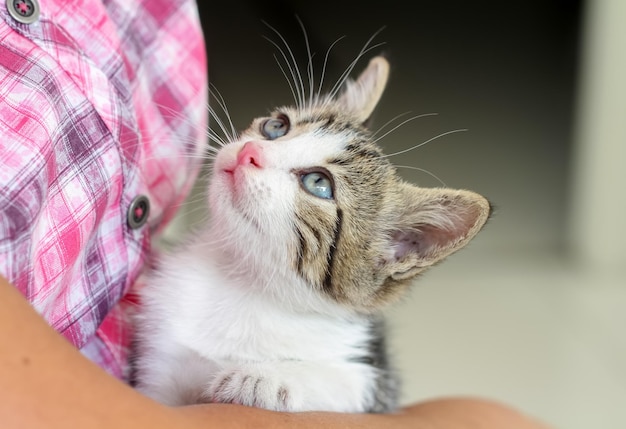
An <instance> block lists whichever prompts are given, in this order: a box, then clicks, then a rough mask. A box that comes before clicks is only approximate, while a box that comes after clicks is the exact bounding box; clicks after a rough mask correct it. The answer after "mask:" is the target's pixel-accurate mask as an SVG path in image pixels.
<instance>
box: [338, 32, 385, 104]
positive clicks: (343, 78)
mask: <svg viewBox="0 0 626 429" xmlns="http://www.w3.org/2000/svg"><path fill="white" fill-rule="evenodd" d="M384 29H385V27H383V28H381V29H380V30H378V31H376V32H375V33H374V34H373V35H372V37H370V38H369V39H367V42H365V44H364V45H363V47H362V48H361V50H360V51H359V53H358V54H357V56H356V58H355V59H354V60H353V61H352V62H351V63H350V65H348V68H347V69H346V70H345V71H344V72H343V73H342V74H341V76H340V77H339V79H338V80H337V82H336V83H335V85H333V87H332V89H331V91H330V93H329V96H330V98H334V97H335V96H336V95H337V92H339V90H340V89H341V87H342V86H343V85H344V83H345V82H346V80H348V78H349V77H350V74H351V73H352V71H353V70H354V67H355V66H356V64H357V63H358V62H359V60H360V59H361V58H362V57H363V55H365V54H366V53H367V52H369V51H370V50H372V49H375V48H377V47H379V46H382V45H384V42H382V43H377V44H376V45H373V46H369V45H370V43H372V41H373V40H374V39H375V38H376V36H378V35H379V34H380V33H381V32H382V31H383V30H384Z"/></svg>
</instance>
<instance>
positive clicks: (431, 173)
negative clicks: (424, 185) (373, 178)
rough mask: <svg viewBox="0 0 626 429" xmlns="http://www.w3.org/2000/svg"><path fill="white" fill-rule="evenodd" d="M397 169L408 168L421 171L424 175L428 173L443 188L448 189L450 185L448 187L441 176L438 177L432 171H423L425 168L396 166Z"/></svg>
mask: <svg viewBox="0 0 626 429" xmlns="http://www.w3.org/2000/svg"><path fill="white" fill-rule="evenodd" d="M395 167H396V168H407V169H409V170H416V171H421V172H422V173H426V174H428V175H429V176H430V177H432V178H433V179H435V180H437V181H438V182H439V183H441V185H442V186H443V187H448V185H446V183H445V182H444V181H443V180H441V179H440V178H439V176H437V175H436V174H435V173H433V172H431V171H428V170H425V169H423V168H419V167H413V166H411V165H395Z"/></svg>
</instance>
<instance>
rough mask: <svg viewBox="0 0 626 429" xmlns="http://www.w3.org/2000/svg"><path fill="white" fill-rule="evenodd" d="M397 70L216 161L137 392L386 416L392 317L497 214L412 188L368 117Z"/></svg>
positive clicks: (280, 120) (148, 314)
mask: <svg viewBox="0 0 626 429" xmlns="http://www.w3.org/2000/svg"><path fill="white" fill-rule="evenodd" d="M388 73H389V65H388V63H387V61H386V60H385V59H384V58H382V57H376V58H374V59H372V60H371V61H370V63H369V65H368V67H367V68H366V70H365V71H364V72H363V73H362V74H361V75H360V76H359V77H358V79H357V80H356V81H349V82H348V83H347V87H346V89H345V91H344V92H343V93H342V94H341V95H339V96H337V97H332V96H326V97H320V99H318V100H317V101H315V102H313V103H310V104H309V105H308V106H301V107H300V108H292V107H283V108H280V109H277V110H276V111H274V112H273V113H272V114H271V115H270V116H269V117H267V118H258V119H255V120H254V121H253V122H252V125H251V126H250V127H249V128H248V129H247V130H246V131H245V132H243V133H242V134H241V137H240V138H238V139H237V140H236V141H232V142H230V143H229V144H227V145H226V146H225V147H223V148H222V149H221V150H220V151H219V153H218V154H217V157H216V159H215V164H214V167H213V173H212V178H211V182H210V186H209V192H208V194H209V205H210V210H211V218H210V221H209V223H208V224H207V225H206V226H205V227H203V228H202V229H201V230H199V231H197V233H196V234H195V236H194V237H193V238H192V239H191V240H190V241H189V242H188V243H187V244H186V245H185V246H182V247H181V248H179V249H177V250H176V251H174V252H172V253H170V254H168V255H165V256H164V257H163V258H162V259H161V260H160V261H159V262H158V267H157V269H156V270H155V272H153V273H152V274H151V275H150V278H149V284H148V285H147V286H146V287H145V289H144V290H143V291H142V294H141V307H140V314H139V316H138V319H137V331H138V332H137V356H136V359H137V360H136V383H137V388H138V389H139V390H140V391H142V392H144V393H145V394H147V395H149V396H151V397H152V398H154V399H156V400H158V401H160V402H163V403H165V404H169V405H183V404H194V403H202V402H226V403H237V404H244V405H249V406H257V407H262V408H268V409H272V410H282V411H305V410H325V411H341V412H389V411H393V410H394V409H395V407H396V406H397V401H398V382H397V380H396V377H395V375H394V373H393V371H392V369H391V367H390V364H389V362H388V357H387V352H386V350H385V336H384V327H383V319H382V309H383V308H384V307H385V306H387V304H389V303H391V302H393V301H395V300H397V299H398V297H400V296H402V295H403V294H404V293H405V291H406V290H407V288H408V287H409V285H410V284H411V282H412V281H413V280H414V278H415V277H416V276H417V275H418V274H420V273H421V272H423V271H424V270H425V269H427V268H428V267H430V266H432V265H434V264H435V263H437V262H439V261H441V260H442V259H443V258H445V257H446V256H447V255H449V254H451V253H452V252H454V251H456V250H459V249H460V248H462V247H463V246H465V245H466V244H467V243H468V241H469V240H470V239H471V238H472V237H474V236H475V235H476V233H477V232H478V231H479V230H480V229H481V227H482V226H483V225H484V223H485V221H486V220H487V218H488V216H489V213H490V205H489V203H488V201H487V200H486V199H485V198H483V197H482V196H480V195H477V194H475V193H473V192H469V191H465V190H451V189H425V188H419V187H417V186H414V185H412V184H409V183H406V182H404V181H402V180H401V179H400V178H399V177H398V175H397V174H396V171H395V169H394V167H393V165H392V164H391V163H390V161H389V160H388V158H386V157H385V156H384V155H383V154H382V152H381V149H380V148H379V147H378V146H377V145H376V144H375V143H374V141H373V137H372V135H371V134H370V132H369V131H368V130H367V129H366V128H365V126H364V124H365V123H366V121H367V119H368V118H369V117H370V115H371V113H372V111H373V110H374V107H375V106H376V104H377V103H378V101H379V98H380V97H381V95H382V93H383V89H384V87H385V85H386V82H387V77H388Z"/></svg>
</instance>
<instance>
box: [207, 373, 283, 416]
mask: <svg viewBox="0 0 626 429" xmlns="http://www.w3.org/2000/svg"><path fill="white" fill-rule="evenodd" d="M208 390H209V391H208V392H207V396H208V397H209V398H210V401H211V402H220V403H232V404H239V405H247V406H250V407H258V408H266V409H270V410H276V411H288V410H290V409H291V408H292V401H291V399H292V398H291V395H290V392H289V389H288V388H287V386H285V385H283V384H281V383H280V382H279V381H278V380H275V379H272V378H271V377H267V376H262V375H251V374H246V373H243V372H239V371H233V372H230V373H226V374H221V375H220V376H218V377H216V378H215V380H214V381H213V383H212V384H211V386H210V387H209V389H208Z"/></svg>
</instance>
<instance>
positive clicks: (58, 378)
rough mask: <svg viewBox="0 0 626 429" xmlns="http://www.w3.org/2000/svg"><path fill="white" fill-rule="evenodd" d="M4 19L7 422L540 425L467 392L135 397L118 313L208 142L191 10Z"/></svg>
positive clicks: (124, 3)
mask: <svg viewBox="0 0 626 429" xmlns="http://www.w3.org/2000/svg"><path fill="white" fill-rule="evenodd" d="M0 15H1V17H2V19H1V20H0V81H1V84H0V101H1V103H0V164H1V165H2V168H1V169H0V386H2V389H1V390H0V422H1V425H2V427H3V428H5V429H12V428H24V427H27V428H40V427H41V428H43V427H45V428H61V427H81V428H101V427H102V428H104V427H107V428H110V427H114V428H126V427H128V428H131V427H132V428H142V427H146V428H148V427H150V428H154V429H157V428H161V427H163V428H166V427H167V428H190V429H192V428H208V427H221V428H230V427H232V428H241V427H267V428H281V427H284V428H287V427H298V428H309V427H326V428H340V427H341V428H370V427H372V428H373V427H383V426H384V427H388V428H408V427H413V428H434V427H437V428H450V429H453V428H464V427H474V428H479V427H480V428H485V429H488V428H502V427H507V428H511V429H515V428H519V429H533V428H534V429H538V428H540V427H542V426H541V424H540V423H538V422H535V421H533V420H532V419H530V418H528V417H526V416H524V415H523V414H521V413H519V412H517V411H515V410H513V409H511V408H509V407H507V406H505V405H502V404H499V403H495V402H490V401H485V400H481V399H475V398H447V399H440V400H433V401H429V402H424V403H420V404H415V405H413V406H410V407H407V408H405V409H403V410H401V411H400V412H398V413H395V414H389V415H351V414H334V413H323V412H310V413H292V414H290V413H278V412H271V411H266V410H261V409H255V408H247V407H242V406H237V405H232V404H205V405H197V406H189V407H167V406H165V405H162V404H158V403H156V402H154V401H152V400H150V399H149V398H147V397H144V396H142V395H141V394H139V393H138V392H136V391H135V390H133V389H132V388H131V387H130V386H129V385H128V384H127V383H126V382H125V380H126V378H127V376H128V374H127V373H126V371H125V368H127V367H128V365H127V359H128V346H129V335H130V334H129V332H128V329H127V324H126V323H124V322H125V317H124V310H125V306H127V305H132V299H130V297H131V294H132V286H133V284H134V283H135V281H136V279H137V278H138V276H139V275H140V273H141V271H142V269H143V268H144V267H145V265H146V263H147V258H148V255H149V251H150V248H151V241H152V240H154V239H156V237H158V236H159V234H160V233H161V232H162V231H163V228H164V226H165V225H167V223H168V221H170V220H171V219H172V218H173V216H174V214H175V210H176V208H177V207H178V206H179V205H180V203H181V202H182V201H183V199H184V197H185V196H186V195H187V193H188V192H189V190H190V187H191V184H192V181H193V179H194V178H195V176H196V174H197V172H198V170H199V168H200V163H199V160H200V158H201V156H200V152H201V151H202V147H203V144H205V143H206V142H205V141H204V138H205V136H206V134H205V132H204V128H205V127H206V116H207V113H206V108H205V103H206V98H207V93H206V88H207V87H206V77H207V67H206V57H205V48H204V43H203V37H202V31H201V26H200V22H199V19H198V15H197V10H196V5H195V4H194V3H193V2H192V1H189V0H179V1H176V2H174V1H168V0H161V1H156V0H150V1H140V0H109V1H106V2H100V1H99V0H85V1H82V2H65V1H61V0H49V1H46V2H45V3H43V2H42V4H39V2H38V1H37V0H9V1H7V2H6V4H5V3H3V4H2V5H0Z"/></svg>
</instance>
